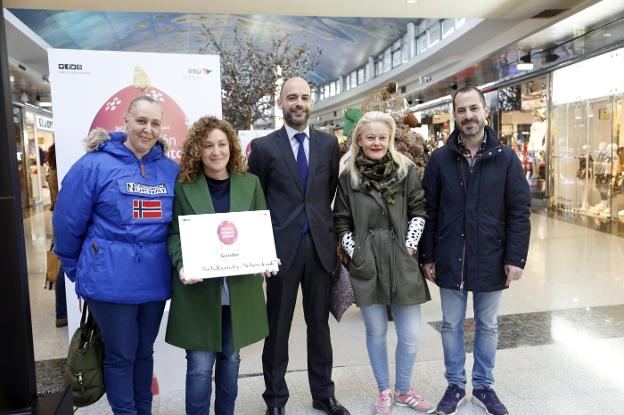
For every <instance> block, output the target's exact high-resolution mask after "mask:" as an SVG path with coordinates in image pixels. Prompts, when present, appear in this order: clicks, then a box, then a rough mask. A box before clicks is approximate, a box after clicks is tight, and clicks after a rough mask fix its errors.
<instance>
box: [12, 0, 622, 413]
mask: <svg viewBox="0 0 624 415" xmlns="http://www.w3.org/2000/svg"><path fill="white" fill-rule="evenodd" d="M209 3H212V2H203V1H183V2H169V1H166V0H157V1H152V2H146V1H136V2H124V1H120V0H111V1H109V2H97V1H92V0H86V1H83V2H80V5H79V8H77V6H76V4H77V3H76V2H73V1H65V0H57V1H54V0H3V1H0V5H2V6H3V7H4V8H3V14H4V23H3V25H4V29H3V30H2V42H1V43H2V45H1V46H2V48H1V49H2V50H0V55H2V56H0V58H1V59H2V60H3V62H2V65H3V66H2V77H3V79H2V82H3V83H4V84H5V87H4V88H3V89H2V90H3V92H4V94H5V97H4V101H3V106H4V112H5V113H6V114H5V119H6V120H7V123H9V124H8V125H5V127H6V128H5V129H4V130H5V131H3V135H2V139H3V140H5V139H6V140H5V141H8V140H13V141H12V142H10V143H9V144H8V146H6V145H5V144H6V143H4V144H3V149H2V150H0V154H2V153H4V154H3V155H2V157H3V161H2V164H4V165H5V167H3V170H2V174H3V175H5V174H6V175H7V177H9V176H10V177H12V178H14V179H11V180H9V181H10V182H11V183H15V186H17V187H16V188H15V186H14V190H16V191H15V192H13V193H11V192H9V190H7V189H11V186H10V185H9V184H10V183H9V184H5V183H4V182H5V179H4V178H3V184H2V185H3V186H5V187H4V188H2V189H1V190H2V192H3V194H0V199H3V200H7V201H8V202H7V203H9V202H10V203H12V205H11V206H10V207H7V206H9V205H6V204H4V202H2V203H3V204H2V205H0V206H2V208H1V209H2V210H1V213H2V216H4V218H3V219H2V224H3V226H5V225H6V226H7V229H8V226H9V225H11V229H14V231H11V232H9V233H8V234H7V235H12V236H10V237H8V239H10V240H8V241H3V243H2V247H3V249H2V251H6V252H5V253H4V254H3V255H4V256H3V259H2V262H6V263H7V264H9V263H10V266H9V265H7V266H6V267H5V268H3V272H2V277H0V278H2V279H4V280H6V283H5V282H3V283H2V284H1V286H2V287H5V288H3V290H2V291H4V292H3V294H2V297H0V298H2V300H1V301H0V303H2V304H3V305H2V310H3V313H2V314H3V320H6V321H3V322H2V323H1V324H0V327H2V329H3V336H2V340H0V343H2V344H0V351H2V353H1V356H2V357H0V361H1V362H0V368H2V370H1V371H0V372H1V373H0V376H1V377H2V379H1V380H0V387H2V388H3V389H4V390H3V391H2V393H0V400H3V399H5V396H4V394H5V393H15V394H16V396H17V395H19V396H21V397H23V399H21V400H19V399H6V401H7V402H13V404H12V405H13V406H9V407H7V408H4V407H2V406H0V412H2V411H3V410H5V409H6V410H7V411H8V412H7V413H11V414H13V413H15V414H18V413H19V414H22V413H23V414H26V413H41V414H44V413H45V414H47V413H50V414H52V413H64V412H53V411H52V410H51V409H45V405H48V406H49V405H52V404H42V403H41V402H44V401H46V399H47V400H48V402H52V401H54V399H56V400H57V401H58V400H59V399H62V397H61V395H62V394H63V391H64V390H65V381H64V379H63V371H64V367H65V366H64V365H65V358H66V356H67V348H68V342H69V337H70V336H71V334H72V333H73V331H74V330H75V329H76V327H77V325H78V319H79V311H78V307H79V305H78V304H79V302H78V299H77V298H76V295H75V294H73V288H72V286H71V285H70V284H68V287H67V307H68V314H69V325H68V326H64V327H57V325H56V324H55V323H56V321H55V294H54V289H53V286H51V285H50V284H49V283H46V266H47V252H48V251H49V250H50V246H51V244H52V240H53V232H52V224H51V219H52V212H51V211H50V204H51V202H52V200H51V194H50V184H49V177H50V166H49V163H48V162H47V161H46V160H47V159H46V153H47V151H48V150H49V148H50V146H51V145H52V144H54V143H55V142H58V143H59V146H57V157H59V154H58V153H59V151H62V150H63V149H64V148H67V147H63V146H62V145H61V144H62V141H61V140H63V139H67V138H66V137H63V138H61V137H59V135H60V134H59V130H60V127H59V126H58V124H59V122H58V113H59V112H61V111H62V109H59V108H57V106H56V102H67V100H63V101H60V100H59V99H58V97H59V95H58V94H59V92H58V90H56V91H55V87H56V85H57V84H55V81H56V80H57V79H56V78H54V76H51V75H52V74H51V72H52V69H51V67H50V66H49V65H51V63H50V62H49V60H48V53H49V51H51V50H58V49H68V50H75V51H85V50H92V51H106V52H110V51H116V52H139V53H152V54H155V53H164V54H194V55H202V54H214V53H215V52H214V49H210V47H209V45H213V46H214V45H215V44H219V45H225V46H226V47H225V48H224V49H222V53H223V54H222V56H221V59H222V64H224V63H223V62H225V61H226V56H227V57H229V56H228V55H230V54H233V53H236V52H237V51H240V49H237V47H236V45H235V38H236V36H237V35H239V34H240V33H243V32H244V33H246V34H249V35H250V36H251V37H250V39H253V41H254V42H257V43H256V46H257V47H258V48H266V49H267V50H268V49H270V48H271V45H272V44H274V43H272V42H274V41H275V39H276V38H278V37H280V36H282V37H284V36H287V37H288V41H289V42H291V43H290V44H289V45H290V46H291V47H292V48H297V47H302V45H303V47H305V48H306V51H307V52H310V53H311V55H314V56H313V60H314V62H315V64H316V66H315V67H314V68H313V69H311V70H310V71H309V73H308V74H307V75H306V78H307V79H308V80H309V81H310V82H311V84H312V85H313V86H314V88H313V90H312V95H313V97H312V98H313V107H312V112H311V116H310V123H311V125H312V126H313V127H314V128H316V129H319V130H322V131H325V132H327V133H329V134H332V135H335V136H336V137H337V139H338V140H344V139H345V138H346V137H344V136H345V135H348V129H349V126H350V125H351V126H352V124H351V122H350V120H349V114H350V111H349V110H350V109H353V108H355V109H357V110H359V109H360V108H362V106H363V104H365V103H369V104H370V102H371V101H374V100H376V99H378V97H379V95H380V90H382V89H383V88H384V87H385V86H386V85H387V84H388V83H389V82H390V81H396V83H397V85H398V87H397V92H396V96H398V97H400V98H399V99H400V104H401V105H402V106H404V109H405V111H408V112H409V113H412V114H413V115H414V116H415V117H416V119H417V120H418V123H417V126H415V127H413V128H411V131H412V132H413V133H414V134H417V135H419V136H420V138H421V139H422V140H423V142H424V143H426V146H427V148H428V150H429V151H431V152H432V151H435V149H436V148H438V147H440V146H443V145H445V142H446V140H447V138H448V137H449V135H450V134H451V132H452V131H453V130H454V128H455V120H454V117H453V111H452V103H451V96H452V94H453V93H454V92H455V91H457V89H458V88H462V87H463V86H466V85H472V86H476V87H478V88H479V89H481V90H482V91H483V93H484V95H485V99H486V102H487V105H488V107H489V109H490V113H489V118H488V125H489V126H490V127H491V128H492V129H493V130H494V132H495V133H496V134H497V136H498V137H499V139H500V140H501V141H502V142H503V143H504V144H506V145H508V146H509V147H511V148H512V149H513V150H514V151H515V153H516V154H517V157H518V158H519V160H520V162H521V165H522V168H523V170H524V174H525V176H526V180H527V181H528V184H529V187H530V190H531V240H530V248H529V255H528V260H527V265H526V268H525V269H524V273H523V278H522V279H521V280H520V281H518V282H514V283H512V285H511V287H510V288H509V289H508V290H505V291H504V294H503V300H502V306H501V311H500V316H499V327H500V338H499V344H498V353H497V359H496V369H495V372H494V375H495V377H496V383H495V388H496V391H497V393H498V394H499V396H500V398H501V400H503V401H504V402H505V405H506V406H507V408H508V409H509V411H510V413H511V414H514V415H521V414H526V415H536V414H570V415H576V414H578V415H584V414H595V413H598V414H621V413H624V409H623V408H624V380H623V379H622V376H621V374H622V373H623V372H624V272H623V271H622V269H621V268H620V266H621V264H620V261H621V260H622V258H624V77H623V76H622V68H624V2H622V1H621V0H601V1H596V0H592V1H590V0H586V1H582V0H526V1H522V2H519V1H512V0H495V1H489V2H482V3H478V4H477V3H462V4H459V3H457V2H453V1H450V0H438V1H435V2H434V1H429V0H390V1H386V2H381V3H375V4H373V3H372V2H356V1H352V0H349V1H341V2H329V1H320V2H315V3H314V4H310V3H305V2H300V1H297V2H288V3H286V2H280V1H274V0H271V1H267V2H251V1H238V2H229V3H227V2H223V4H209ZM211 36H212V37H213V38H214V39H217V41H216V42H217V43H214V42H215V41H214V40H212V41H211V40H210V39H209V37H211ZM211 42H213V43H211ZM314 51H319V52H320V55H318V56H317V55H315V53H316V52H314ZM307 52H306V53H307ZM224 74H225V72H223V71H222V74H221V75H222V77H224V76H225V75H224ZM4 78H6V79H4ZM221 81H222V85H223V82H225V81H224V78H222V79H221ZM97 87H98V86H97V85H94V86H93V88H94V90H97ZM242 87H243V89H244V88H253V87H254V86H253V85H242ZM198 92H199V94H202V93H203V92H201V91H198ZM86 93H87V91H83V94H86ZM107 94H108V95H107ZM104 95H107V96H110V93H108V92H105V93H104ZM223 96H225V95H223ZM224 99H225V98H224ZM217 100H218V98H217ZM262 100H264V101H263V102H264V104H267V105H263V106H262V111H260V113H259V115H258V116H257V117H255V118H254V119H253V120H252V122H250V123H248V124H247V125H248V128H247V130H260V131H263V130H273V129H275V128H279V127H280V126H281V124H282V120H281V117H280V116H281V113H280V111H279V109H278V108H277V107H276V106H275V105H274V96H270V95H268V96H265V97H263V98H262ZM55 101H56V102H55ZM268 104H270V105H268ZM75 105H76V106H80V105H81V103H80V102H78V103H76V104H75ZM72 110H73V109H72ZM70 111H71V110H70ZM223 114H224V116H225V114H228V113H227V111H226V109H225V104H224V111H223ZM188 121H191V122H192V121H193V120H186V122H187V123H188ZM185 131H186V130H185ZM240 136H241V139H242V137H243V133H242V132H241V134H240ZM83 138H84V137H74V138H71V139H73V140H75V142H78V141H80V140H82V139H83ZM57 139H58V141H57ZM66 143H67V141H66ZM65 146H67V144H65ZM76 151H77V150H76ZM9 152H11V154H9ZM66 170H67V167H64V170H63V169H61V168H60V167H59V182H60V181H61V180H62V176H63V174H64V173H65V172H66ZM7 183H8V181H7ZM9 196H12V198H11V197H9ZM9 199H11V200H13V201H10V200H9ZM16 223H17V225H16ZM7 244H8V245H7ZM5 247H10V249H8V248H7V249H5ZM430 289H431V293H432V300H431V301H429V302H427V303H425V304H424V305H423V307H422V321H423V324H422V333H421V338H420V345H419V350H418V356H417V361H416V365H415V368H414V373H413V377H412V384H413V385H414V387H415V388H416V389H417V390H418V391H419V393H421V394H422V395H424V396H425V397H426V398H427V399H428V400H429V401H431V402H437V401H438V400H439V399H440V397H441V396H442V394H443V393H444V390H445V388H446V381H445V378H444V354H443V350H442V342H441V338H440V330H441V320H442V312H441V309H440V296H439V294H438V289H437V287H436V286H435V285H434V284H431V283H430ZM300 304H301V302H300V301H299V304H298V306H297V308H296V312H295V318H294V321H293V328H292V333H291V337H290V343H289V347H290V349H289V350H290V364H289V366H288V372H287V375H286V380H287V382H288V385H289V389H290V400H289V401H288V404H287V407H286V408H287V411H288V413H290V414H320V413H321V412H319V411H317V410H315V409H313V408H312V404H311V397H310V391H309V389H308V378H307V371H306V367H307V358H306V352H305V350H306V347H305V342H306V325H305V321H304V316H303V311H302V308H301V307H300ZM468 314H469V317H472V311H471V307H470V305H469V307H468ZM15 316H18V317H17V318H15ZM165 327H166V319H163V322H162V323H161V330H160V334H159V337H158V339H157V341H156V345H155V352H156V360H155V374H156V377H157V379H156V381H155V383H156V384H157V385H158V386H157V387H155V388H153V391H154V392H155V395H154V403H153V413H160V414H167V415H169V414H182V413H184V367H185V360H184V353H183V350H180V349H177V348H175V347H173V346H171V345H168V344H166V343H165V342H164V340H163V338H164V331H165ZM330 328H331V336H332V344H333V352H334V359H333V365H334V370H333V379H334V382H335V384H336V396H337V398H338V399H339V400H340V401H341V402H342V403H343V404H344V405H345V406H346V407H347V408H349V410H350V411H351V413H352V414H369V413H371V410H372V409H371V405H372V403H373V401H374V398H375V396H376V394H377V391H376V384H375V380H374V377H373V374H372V372H371V368H370V364H369V361H368V355H367V351H366V340H365V332H364V325H363V319H362V315H361V313H360V311H359V310H358V309H357V308H356V307H355V306H352V307H350V308H349V309H348V310H347V312H346V314H345V315H344V317H343V319H342V320H341V321H340V322H337V321H336V320H335V319H334V318H333V317H330ZM7 330H8V331H12V332H13V333H18V332H19V335H18V334H15V336H14V334H13V333H12V332H7ZM466 332H467V333H469V336H468V337H469V338H467V339H466V342H467V350H468V351H469V352H471V351H472V346H471V344H472V343H471V342H472V337H471V336H472V335H471V334H470V333H473V332H474V322H473V320H472V318H469V319H468V320H466ZM13 337H15V339H16V343H15V344H14V342H13V341H12V340H9V339H12V338H13ZM389 338H390V342H391V343H392V345H394V344H396V337H395V335H394V331H393V330H390V336H389ZM20 341H21V343H20ZM16 348H19V350H20V352H19V353H20V357H19V359H18V358H16V359H13V357H12V355H11V354H8V353H13V352H14V350H16ZM23 350H25V351H23ZM261 354H262V342H260V343H256V344H254V345H252V346H249V347H246V348H244V349H242V350H241V369H240V376H239V395H238V399H237V401H236V413H237V414H262V413H264V411H265V410H266V407H265V404H264V401H263V400H262V392H263V391H264V381H263V376H262V361H261ZM391 360H393V359H391ZM471 364H472V353H469V354H468V358H467V366H471ZM469 387H470V386H469ZM6 391H12V392H6ZM15 402H17V403H15ZM24 402H30V403H29V404H28V405H25V404H24ZM38 402H39V403H38ZM55 402H56V401H55ZM3 405H4V403H3ZM30 405H35V406H34V407H36V408H39V409H32V408H31V409H29V406H30ZM37 405H38V406H37ZM34 407H33V408H34ZM46 411H49V412H46ZM110 411H111V410H110V407H109V406H108V404H107V402H106V399H105V398H102V399H100V401H99V402H97V403H96V404H94V405H91V406H89V407H85V408H80V409H78V410H77V413H79V414H108V413H111V412H110ZM2 413H4V412H2ZM393 413H394V414H408V413H411V410H410V409H408V408H402V407H395V408H394V410H393ZM457 413H458V414H460V415H471V414H474V415H477V414H482V413H484V412H483V409H482V408H480V407H478V406H476V405H474V404H472V403H468V404H466V405H464V406H463V407H462V408H460V409H459V411H458V412H457Z"/></svg>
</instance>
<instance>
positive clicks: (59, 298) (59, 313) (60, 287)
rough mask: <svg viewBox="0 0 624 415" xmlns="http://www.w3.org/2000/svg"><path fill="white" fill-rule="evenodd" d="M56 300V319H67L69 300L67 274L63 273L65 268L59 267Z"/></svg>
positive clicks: (55, 292)
mask: <svg viewBox="0 0 624 415" xmlns="http://www.w3.org/2000/svg"><path fill="white" fill-rule="evenodd" d="M54 300H55V301H54V302H55V306H56V307H55V308H56V319H57V320H59V319H62V318H67V298H66V295H65V273H64V272H63V267H59V272H58V275H57V276H56V282H55V283H54Z"/></svg>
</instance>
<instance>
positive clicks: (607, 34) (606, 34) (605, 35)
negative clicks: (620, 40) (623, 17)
mask: <svg viewBox="0 0 624 415" xmlns="http://www.w3.org/2000/svg"><path fill="white" fill-rule="evenodd" d="M602 36H604V37H611V33H609V32H607V33H604V34H603V35H602Z"/></svg>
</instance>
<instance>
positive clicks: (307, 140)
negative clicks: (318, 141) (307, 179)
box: [284, 124, 310, 165]
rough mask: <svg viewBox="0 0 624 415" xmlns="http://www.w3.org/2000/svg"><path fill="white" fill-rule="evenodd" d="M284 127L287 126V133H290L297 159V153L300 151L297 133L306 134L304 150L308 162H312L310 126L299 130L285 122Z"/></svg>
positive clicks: (289, 136) (291, 144)
mask: <svg viewBox="0 0 624 415" xmlns="http://www.w3.org/2000/svg"><path fill="white" fill-rule="evenodd" d="M284 128H286V133H287V134H288V139H289V140H290V146H291V147H292V151H293V155H294V156H295V160H297V153H298V152H299V140H297V139H296V138H295V134H297V133H304V134H305V135H306V138H305V140H303V151H304V152H305V155H306V162H307V163H308V165H309V164H310V127H309V126H307V127H306V128H305V130H303V131H297V130H295V129H294V128H292V127H290V126H288V125H287V124H284Z"/></svg>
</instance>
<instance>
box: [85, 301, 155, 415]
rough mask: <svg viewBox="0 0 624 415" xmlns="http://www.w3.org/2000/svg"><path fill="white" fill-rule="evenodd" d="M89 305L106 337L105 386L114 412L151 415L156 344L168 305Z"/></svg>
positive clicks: (117, 413) (152, 303)
mask: <svg viewBox="0 0 624 415" xmlns="http://www.w3.org/2000/svg"><path fill="white" fill-rule="evenodd" d="M87 303H88V304H89V310H90V311H91V312H92V313H93V317H95V321H96V322H97V324H98V326H100V331H101V332H102V337H103V338H104V383H105V384H106V397H107V398H108V403H109V404H110V406H111V409H112V410H113V413H114V414H115V415H149V414H151V413H152V373H153V368H154V356H153V355H154V341H155V340H156V336H157V335H158V329H159V328H160V320H161V318H162V315H163V311H164V309H165V302H164V301H154V302H149V303H143V304H117V303H106V302H102V301H93V300H87Z"/></svg>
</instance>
